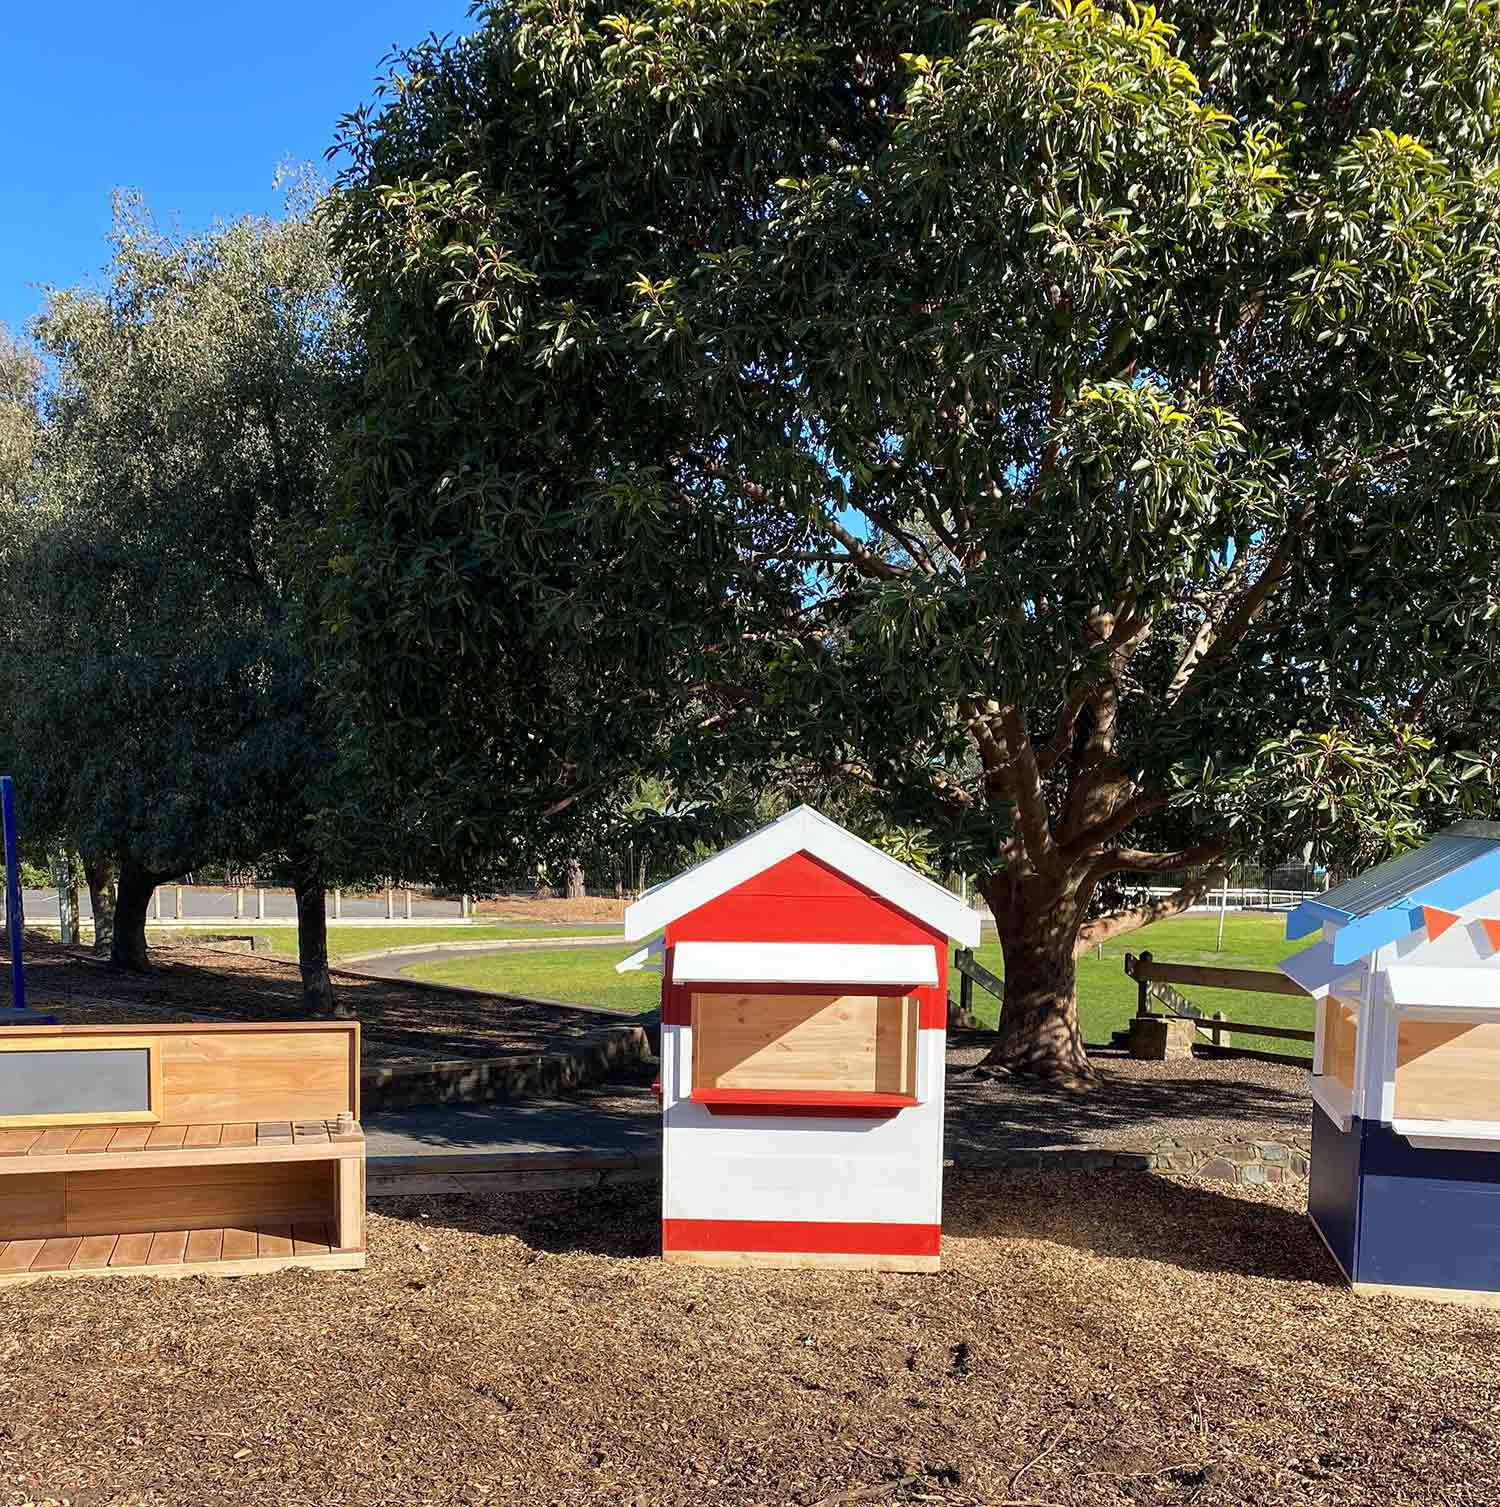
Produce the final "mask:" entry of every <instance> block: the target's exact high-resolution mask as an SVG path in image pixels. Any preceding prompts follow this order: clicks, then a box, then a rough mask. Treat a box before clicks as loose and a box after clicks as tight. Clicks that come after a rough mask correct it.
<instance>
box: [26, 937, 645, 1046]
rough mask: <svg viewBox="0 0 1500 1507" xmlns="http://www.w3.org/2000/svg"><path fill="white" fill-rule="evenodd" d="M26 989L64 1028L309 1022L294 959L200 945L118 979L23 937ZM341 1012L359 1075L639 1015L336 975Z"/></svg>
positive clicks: (154, 956)
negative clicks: (354, 1045) (357, 1046)
mask: <svg viewBox="0 0 1500 1507" xmlns="http://www.w3.org/2000/svg"><path fill="white" fill-rule="evenodd" d="M26 945H27V953H26V977H27V986H28V990H29V992H30V993H31V995H32V996H33V997H34V1000H35V1002H36V1003H37V1005H38V1006H40V1007H41V1008H43V1009H46V1010H47V1011H48V1012H49V1013H53V1014H56V1015H57V1016H58V1019H59V1021H60V1022H61V1023H62V1024H64V1025H70V1024H76V1025H82V1024H91V1023H105V1024H142V1025H146V1024H158V1025H161V1024H170V1023H172V1022H175V1021H196V1020H201V1021H206V1022H234V1023H241V1022H246V1021H268V1022H279V1021H295V1020H306V1019H307V1018H308V1017H307V1012H306V1010H305V1008H304V1006H303V1002H302V982H301V976H300V974H299V972H298V968H297V964H296V962H295V960H290V959H285V958H273V957H269V956H267V955H266V954H264V953H256V954H251V953H244V952H229V951H224V952H214V951H212V950H210V949H209V948H206V947H202V946H196V947H195V946H190V945H189V946H181V947H168V946H158V947H155V948H153V949H152V953H151V968H150V970H149V971H148V972H146V973H139V974H135V973H123V972H119V971H117V970H115V969H112V968H110V967H109V966H108V965H107V964H106V963H105V962H103V961H102V960H100V959H98V958H95V957H94V956H93V955H92V954H90V953H88V952H86V951H84V950H82V949H72V948H65V947H61V946H59V945H58V944H57V943H54V942H48V941H46V940H45V939H40V938H33V937H32V936H31V935H30V934H28V935H27V938H26ZM333 979H334V988H335V993H336V995H337V997H338V999H339V1002H340V1004H342V1005H344V1006H346V1007H348V1008H349V1009H351V1010H353V1011H354V1013H355V1015H356V1016H357V1017H358V1019H359V1021H360V1025H361V1031H362V1035H363V1040H364V1057H365V1066H366V1067H377V1066H380V1065H382V1064H383V1063H387V1062H399V1061H456V1060H459V1059H464V1058H486V1057H505V1056H516V1055H535V1054H537V1053H542V1052H549V1051H563V1050H567V1049H568V1048H569V1046H570V1045H571V1044H572V1043H574V1042H576V1041H577V1040H578V1039H579V1038H580V1037H583V1036H586V1035H588V1034H589V1033H591V1032H594V1031H597V1030H599V1029H600V1028H601V1027H606V1026H610V1025H629V1024H632V1023H634V1021H635V1017H634V1016H631V1015H626V1014H614V1013H612V1012H607V1011H603V1010H599V1009H593V1008H585V1007H578V1008H574V1007H572V1006H569V1005H567V1004H562V1003H552V1002H548V1001H541V1000H531V999H525V998H521V997H519V996H515V995H504V994H480V993H477V992H476V993H472V994H471V993H463V994H455V993H449V992H446V991H443V990H437V989H429V988H425V987H424V986H423V985H421V984H420V983H415V982H411V981H407V980H398V979H384V978H375V977H373V976H367V975H364V974H358V973H351V972H346V971H343V970H340V969H339V968H338V967H337V965H335V966H334V969H333Z"/></svg>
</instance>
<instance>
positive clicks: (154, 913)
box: [151, 888, 161, 921]
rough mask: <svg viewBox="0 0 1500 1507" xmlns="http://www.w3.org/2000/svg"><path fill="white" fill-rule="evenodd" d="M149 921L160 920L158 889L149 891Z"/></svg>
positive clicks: (159, 893) (159, 895) (159, 891)
mask: <svg viewBox="0 0 1500 1507" xmlns="http://www.w3.org/2000/svg"><path fill="white" fill-rule="evenodd" d="M151 919H152V920H153V921H160V920H161V890H160V888H157V889H154V890H152V891H151Z"/></svg>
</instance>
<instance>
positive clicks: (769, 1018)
mask: <svg viewBox="0 0 1500 1507" xmlns="http://www.w3.org/2000/svg"><path fill="white" fill-rule="evenodd" d="M916 1032H917V1008H916V1001H915V1000H913V999H909V998H908V999H901V998H896V997H891V996H883V997H882V996H876V995H858V994H844V995H835V996H829V995H826V994H825V995H797V994H760V993H756V994H694V995H693V1059H694V1061H693V1087H694V1088H739V1089H755V1088H761V1089H809V1090H814V1089H816V1090H825V1089H826V1090H831V1091H834V1092H838V1093H888V1094H910V1093H912V1092H913V1090H914V1087H915V1081H916Z"/></svg>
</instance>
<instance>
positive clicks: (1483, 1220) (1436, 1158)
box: [1313, 1124, 1500, 1292]
mask: <svg viewBox="0 0 1500 1507" xmlns="http://www.w3.org/2000/svg"><path fill="white" fill-rule="evenodd" d="M1363 1129H1364V1135H1363V1148H1362V1149H1363V1156H1362V1159H1361V1160H1362V1165H1361V1172H1362V1174H1363V1176H1362V1182H1363V1188H1362V1191H1361V1196H1360V1215H1359V1256H1358V1267H1357V1269H1356V1270H1355V1271H1354V1278H1355V1280H1356V1281H1358V1282H1390V1283H1395V1284H1399V1285H1401V1286H1407V1287H1461V1288H1468V1289H1471V1290H1475V1291H1483V1292H1500V1153H1496V1152H1491V1151H1448V1150H1443V1151H1437V1150H1431V1149H1426V1150H1424V1149H1422V1148H1419V1147H1416V1146H1413V1145H1412V1144H1411V1143H1410V1142H1409V1141H1408V1140H1407V1139H1406V1138H1405V1136H1400V1135H1397V1134H1396V1133H1395V1131H1393V1130H1391V1129H1390V1127H1389V1126H1386V1125H1377V1124H1366V1125H1364V1127H1363ZM1314 1137H1315V1139H1314V1142H1313V1155H1314V1159H1315V1162H1314V1164H1315V1165H1316V1156H1317V1141H1316V1129H1315V1130H1314Z"/></svg>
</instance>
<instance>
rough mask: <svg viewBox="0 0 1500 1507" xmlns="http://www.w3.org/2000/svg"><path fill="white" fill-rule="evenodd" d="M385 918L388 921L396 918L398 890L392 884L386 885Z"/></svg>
mask: <svg viewBox="0 0 1500 1507" xmlns="http://www.w3.org/2000/svg"><path fill="white" fill-rule="evenodd" d="M385 918H386V920H387V921H394V920H395V919H396V892H395V890H393V889H392V888H391V887H390V885H386V887H385Z"/></svg>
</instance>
